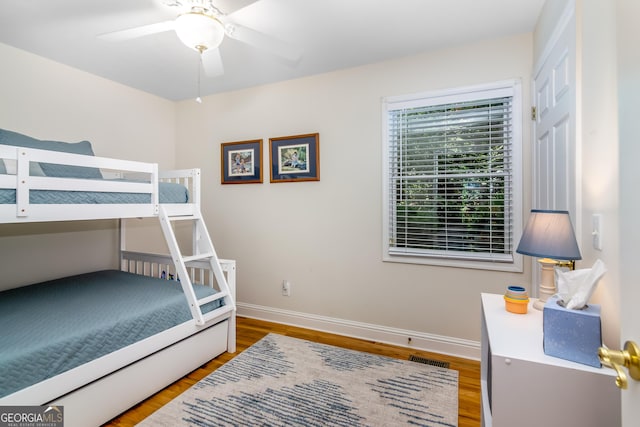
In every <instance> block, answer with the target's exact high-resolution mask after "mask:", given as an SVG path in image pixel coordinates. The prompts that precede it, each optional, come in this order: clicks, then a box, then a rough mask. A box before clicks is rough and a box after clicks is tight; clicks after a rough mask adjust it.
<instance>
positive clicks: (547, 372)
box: [480, 294, 621, 427]
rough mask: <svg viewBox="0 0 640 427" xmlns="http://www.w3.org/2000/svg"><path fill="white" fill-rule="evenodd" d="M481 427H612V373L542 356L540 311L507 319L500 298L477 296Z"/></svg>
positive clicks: (615, 421)
mask: <svg viewBox="0 0 640 427" xmlns="http://www.w3.org/2000/svg"><path fill="white" fill-rule="evenodd" d="M481 297H482V357H481V375H480V382H481V391H482V425H483V427H491V426H493V427H516V426H517V427H527V426H531V427H541V426H544V427H554V426H562V427H569V426H579V427H588V426H593V427H603V426H606V427H615V426H619V425H620V424H621V421H620V389H618V388H617V387H616V385H615V377H616V373H615V371H614V370H613V369H608V368H600V369H598V368H594V367H591V366H587V365H583V364H580V363H575V362H571V361H568V360H564V359H559V358H556V357H552V356H547V355H546V354H544V351H543V349H542V337H543V334H542V311H539V310H536V309H534V308H533V307H532V304H531V303H530V304H529V311H528V313H527V314H513V313H509V312H508V311H506V310H505V308H504V299H503V296H502V295H493V294H482V296H481Z"/></svg>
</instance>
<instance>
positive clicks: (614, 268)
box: [534, 0, 620, 347]
mask: <svg viewBox="0 0 640 427" xmlns="http://www.w3.org/2000/svg"><path fill="white" fill-rule="evenodd" d="M571 4H574V5H575V10H576V26H577V34H576V43H577V66H576V68H577V74H578V90H577V92H578V94H577V96H578V103H577V108H578V116H579V117H580V120H579V121H578V129H576V133H577V139H578V146H579V152H578V153H577V156H578V159H577V163H578V165H579V166H578V169H580V170H581V171H582V173H581V187H582V192H581V194H578V195H577V197H578V200H580V201H581V208H580V209H581V217H582V228H581V229H579V230H576V233H577V234H578V235H579V238H580V240H581V242H582V245H581V247H580V250H581V253H582V258H583V259H582V261H580V262H578V263H577V268H589V267H591V266H592V265H593V263H594V262H595V261H596V260H597V259H598V258H599V259H601V260H602V261H603V262H604V263H605V265H606V266H607V269H608V271H607V273H606V274H605V276H604V277H603V279H602V280H601V281H600V282H599V284H598V287H597V289H596V292H595V293H594V295H593V298H592V300H591V302H592V303H594V304H600V305H601V306H602V307H601V308H602V328H603V339H604V341H605V343H606V344H608V345H610V346H611V347H617V346H618V341H619V331H620V316H619V310H620V286H619V282H620V279H619V270H620V265H619V238H620V231H619V224H618V211H619V185H620V183H619V166H618V163H619V162H618V156H619V148H618V145H619V144H618V130H617V118H618V110H617V78H616V37H615V32H616V31H615V29H616V23H615V7H614V4H613V3H610V2H602V1H600V0H578V1H577V2H576V1H575V0H564V1H561V2H560V1H556V2H549V1H548V2H547V3H546V4H545V8H544V9H543V12H542V15H541V17H540V20H539V22H538V26H537V30H536V33H535V36H534V43H535V46H534V52H538V53H539V52H542V50H543V49H544V44H546V43H547V41H548V37H549V35H550V33H551V31H552V30H553V26H554V24H555V23H556V22H557V21H558V19H559V18H560V16H561V14H562V13H563V11H564V10H565V7H566V6H567V5H571ZM536 60H537V58H536ZM593 214H601V215H602V220H603V223H602V236H601V237H602V251H599V250H595V249H594V248H593V246H592V236H591V232H592V229H591V217H592V215H593Z"/></svg>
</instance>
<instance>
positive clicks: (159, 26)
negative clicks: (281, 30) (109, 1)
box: [98, 0, 302, 77]
mask: <svg viewBox="0 0 640 427" xmlns="http://www.w3.org/2000/svg"><path fill="white" fill-rule="evenodd" d="M256 1H257V0H244V1H243V0H240V1H238V0H235V1H233V2H231V1H229V2H227V3H229V4H234V5H236V6H237V5H238V4H239V5H240V6H241V7H240V8H244V7H246V6H248V5H250V4H252V3H255V2H256ZM213 2H214V0H163V3H164V4H165V5H166V6H169V7H173V8H176V9H178V14H177V17H176V19H175V20H171V21H162V22H157V23H154V24H149V25H143V26H140V27H134V28H128V29H124V30H120V31H114V32H110V33H106V34H102V35H100V36H98V37H99V38H101V39H103V40H110V41H125V40H131V39H135V38H139V37H144V36H148V35H152V34H157V33H161V32H165V31H171V30H174V31H175V32H176V35H177V36H178V38H179V39H180V41H181V42H182V43H183V44H184V45H186V46H187V47H189V48H191V49H193V50H196V51H197V52H199V53H200V60H201V63H202V67H203V68H204V71H205V73H206V74H207V75H208V76H210V77H215V76H219V75H222V74H224V67H223V64H222V58H221V56H220V51H219V50H218V47H219V46H220V44H221V43H222V42H223V40H224V38H225V36H226V37H229V38H232V39H235V40H238V41H240V42H243V43H246V44H248V45H251V46H253V47H256V48H258V49H261V50H264V51H267V52H269V53H271V54H273V55H276V56H278V57H280V58H283V59H285V60H286V61H288V62H290V63H295V62H297V61H298V60H299V59H300V57H301V56H302V51H301V50H300V49H299V48H298V47H296V46H293V45H291V44H289V43H285V42H283V41H281V40H278V39H276V38H274V37H270V36H268V35H266V34H263V33H261V32H258V31H256V30H252V29H250V28H247V27H245V26H242V25H239V24H237V23H235V22H233V19H232V18H231V16H230V15H229V14H225V13H223V12H222V11H221V10H220V9H219V8H218V7H216V6H215V5H214V4H213ZM216 3H218V4H220V3H224V0H217V1H216ZM237 10H238V9H235V10H233V11H231V13H233V12H235V11H237Z"/></svg>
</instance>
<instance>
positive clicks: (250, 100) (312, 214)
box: [177, 34, 532, 342]
mask: <svg viewBox="0 0 640 427" xmlns="http://www.w3.org/2000/svg"><path fill="white" fill-rule="evenodd" d="M531 69H532V36H531V34H528V35H520V36H515V37H510V38H504V39H500V40H491V41H482V42H478V43H475V44H470V45H466V46H462V47H457V48H453V49H447V50H443V51H438V52H432V53H426V54H423V55H418V56H413V57H408V58H404V59H400V60H396V61H390V62H384V63H378V64H372V65H368V66H364V67H359V68H354V69H349V70H343V71H338V72H333V73H328V74H323V75H317V76H312V77H308V78H303V79H298V80H292V81H288V82H284V83H278V84H272V85H265V86H259V87H255V88H251V89H246V90H242V91H237V92H230V93H224V94H220V95H215V96H210V97H207V98H205V99H204V100H203V103H202V104H197V103H195V102H194V101H184V102H181V103H179V105H178V145H179V147H180V150H179V153H178V157H177V161H178V166H181V167H187V166H199V167H201V168H202V169H203V176H202V177H203V183H204V186H205V188H206V190H205V192H204V195H203V196H204V205H203V212H204V216H205V219H206V220H207V224H208V227H209V231H210V232H211V234H212V237H213V239H214V242H215V244H216V248H217V250H218V253H219V254H220V255H221V256H222V257H225V258H233V259H236V260H237V262H238V300H239V301H240V302H241V303H245V304H254V305H258V306H264V307H267V308H269V309H273V310H290V311H293V312H299V313H306V314H310V315H317V316H327V317H330V318H337V319H344V320H347V321H353V322H364V323H370V324H375V325H380V326H382V327H386V328H399V329H401V330H409V331H418V332H424V333H428V334H434V335H440V336H445V337H455V338H458V339H463V340H473V341H476V342H477V341H479V339H480V327H479V319H480V293H481V292H494V293H502V292H504V289H505V287H506V286H507V285H508V284H512V283H528V282H529V281H530V279H529V275H530V273H529V271H527V272H526V273H525V274H515V273H500V272H489V271H482V270H467V269H459V268H444V267H430V266H420V265H409V264H397V263H383V262H382V261H381V255H382V243H381V236H382V212H381V210H382V200H381V193H382V182H381V180H382V178H381V175H382V173H381V154H382V148H381V144H382V143H381V127H382V126H381V98H382V97H384V96H388V95H400V94H405V93H413V92H420V91H427V90H434V89H441V88H450V87H457V86H464V85H471V84H478V83H485V82H492V81H497V80H504V79H510V78H521V79H522V85H523V88H525V90H524V105H525V106H528V105H530V101H529V94H528V93H527V92H528V91H527V90H526V88H529V87H530V74H531ZM524 110H525V111H526V110H528V109H527V108H524ZM524 126H525V129H524V134H525V135H524V141H525V142H524V147H523V153H524V157H525V165H526V167H525V186H524V187H525V189H527V190H526V191H525V194H524V197H523V199H524V200H525V201H527V202H526V203H527V208H528V200H530V195H529V190H528V189H529V187H530V179H529V175H530V168H529V166H528V162H529V153H530V146H529V141H530V121H529V120H528V119H527V120H524ZM311 132H319V133H320V159H321V162H320V164H321V167H320V169H321V174H320V175H321V176H320V178H321V180H320V182H306V183H278V184H270V183H269V169H268V161H269V150H268V148H269V141H268V139H269V137H278V136H285V135H296V134H301V133H311ZM256 138H263V139H264V152H263V155H264V158H263V162H262V164H263V165H264V166H266V168H265V171H264V172H265V183H264V184H244V185H221V184H220V144H221V143H223V142H231V141H243V140H248V139H256ZM283 279H288V280H289V281H291V283H292V295H291V297H283V296H281V294H280V284H281V282H282V280H283Z"/></svg>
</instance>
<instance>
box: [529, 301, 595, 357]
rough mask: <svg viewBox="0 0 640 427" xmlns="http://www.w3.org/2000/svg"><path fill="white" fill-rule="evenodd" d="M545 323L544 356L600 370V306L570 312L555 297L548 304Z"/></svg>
mask: <svg viewBox="0 0 640 427" xmlns="http://www.w3.org/2000/svg"><path fill="white" fill-rule="evenodd" d="M542 323H543V328H542V330H543V335H544V338H543V340H544V353H545V354H547V355H549V356H554V357H559V358H561V359H566V360H571V361H573V362H578V363H583V364H585V365H590V366H595V367H596V368H599V367H601V365H600V359H599V358H598V348H599V347H601V346H602V328H601V326H600V306H599V305H595V304H589V305H587V306H586V307H585V308H584V309H582V310H568V309H566V308H564V307H562V306H560V305H558V299H557V298H556V297H552V298H549V299H548V300H547V302H546V303H545V306H544V311H543V312H542Z"/></svg>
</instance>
